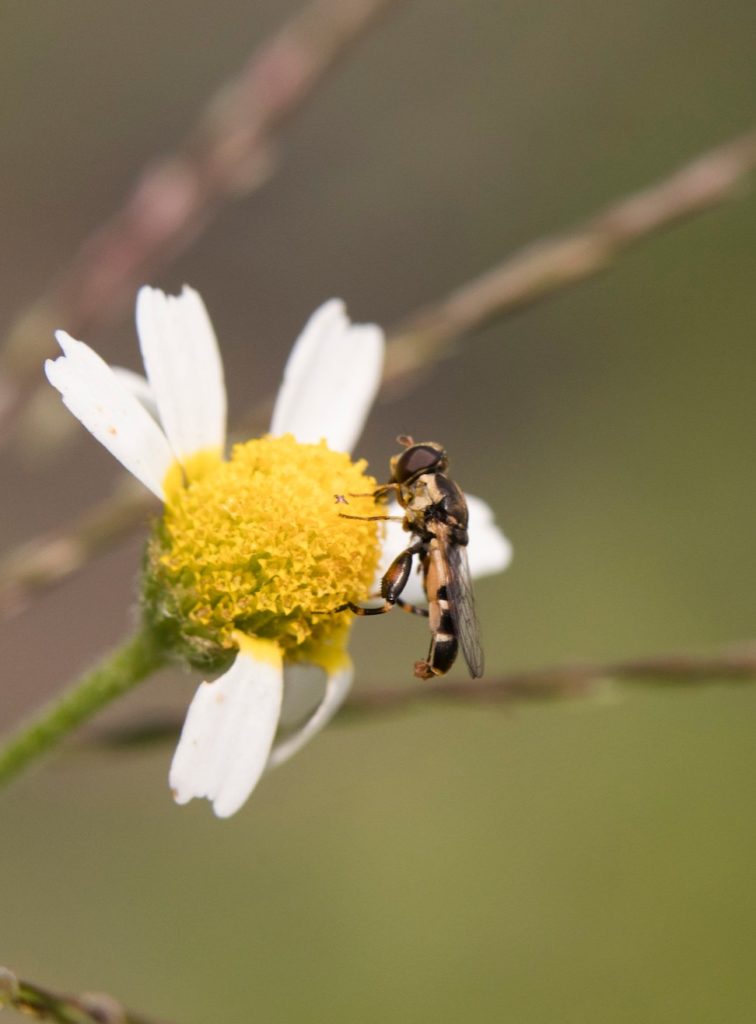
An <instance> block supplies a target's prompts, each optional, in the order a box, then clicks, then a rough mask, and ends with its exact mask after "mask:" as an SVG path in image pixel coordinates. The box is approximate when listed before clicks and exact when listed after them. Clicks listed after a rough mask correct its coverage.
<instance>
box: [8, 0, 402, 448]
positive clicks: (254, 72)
mask: <svg viewBox="0 0 756 1024" xmlns="http://www.w3.org/2000/svg"><path fill="white" fill-rule="evenodd" d="M394 3H396V0H311V2H310V3H309V4H307V6H305V7H304V8H302V10H301V11H300V12H299V13H298V14H297V15H295V16H294V17H293V18H292V19H291V20H290V21H289V22H288V23H287V24H285V25H284V26H283V28H281V29H280V31H279V32H278V33H277V34H276V35H275V36H273V38H272V39H270V40H268V41H267V42H266V43H264V44H263V45H262V46H261V47H260V48H259V50H258V51H257V52H256V53H254V54H253V55H252V57H251V58H250V60H249V61H248V63H247V64H246V66H245V67H244V68H242V70H241V72H240V73H239V75H238V76H237V77H236V78H234V79H232V80H231V81H229V82H227V83H226V84H225V85H224V86H223V87H222V88H221V89H220V90H219V91H218V92H217V93H216V94H215V95H214V96H213V97H212V98H211V99H210V102H209V103H208V104H207V106H206V107H205V108H204V110H203V111H202V112H201V114H200V117H199V119H198V122H197V124H196V126H195V127H194V129H193V131H192V132H191V134H190V135H189V137H188V138H187V139H186V141H185V143H184V145H183V146H182V147H181V148H180V150H179V151H178V152H176V153H174V154H172V155H170V156H166V157H164V158H163V159H161V160H158V161H157V162H156V163H154V164H153V165H152V166H150V167H148V168H147V169H146V170H145V172H144V173H143V174H142V176H141V177H140V178H139V180H138V181H137V182H136V184H135V185H134V188H133V190H132V192H131V194H130V195H129V196H128V197H127V199H126V201H125V203H124V205H123V206H122V207H121V209H120V210H118V211H117V212H116V213H115V214H114V215H113V216H112V217H111V219H110V220H109V221H107V222H106V223H105V224H103V225H102V226H101V227H100V228H99V230H97V231H96V232H95V233H94V234H93V235H91V236H90V237H89V238H88V239H86V240H85V241H84V243H83V244H82V245H81V247H80V249H79V251H78V252H77V253H76V254H75V255H74V257H73V259H72V260H71V262H70V264H69V265H68V266H67V267H66V268H65V269H64V270H63V271H61V273H60V274H59V275H58V278H57V280H55V281H54V282H53V284H52V285H51V287H50V288H49V290H48V291H47V292H46V293H45V294H44V295H42V296H41V297H40V298H39V299H38V300H37V301H36V302H35V303H34V304H33V305H32V306H31V307H29V308H28V309H26V310H24V311H23V312H22V313H21V314H20V315H19V316H18V318H17V319H16V321H15V323H14V324H13V325H12V327H11V329H10V334H9V336H8V338H7V340H6V343H5V347H4V349H3V351H2V352H1V353H0V435H2V434H6V433H7V431H8V429H9V428H10V427H11V425H12V423H13V422H14V420H15V418H16V416H17V415H18V414H19V413H20V411H21V409H22V408H23V406H24V404H25V402H26V399H27V398H28V396H29V394H30V393H31V391H32V390H33V389H34V388H35V387H36V386H37V384H38V383H39V382H40V379H41V377H40V365H41V363H42V361H43V359H44V358H45V356H47V355H50V351H51V347H52V332H53V330H54V329H55V328H56V327H59V326H60V325H61V324H65V325H66V329H67V330H68V331H70V332H71V333H73V334H74V335H76V336H77V337H82V336H86V335H87V334H91V333H92V332H94V331H95V329H96V328H97V327H99V326H100V325H102V324H103V323H104V322H107V321H108V320H109V319H111V318H112V317H114V316H116V315H117V314H118V313H119V312H120V311H121V310H123V309H124V308H125V307H126V306H127V305H130V303H131V301H132V299H133V295H134V292H135V290H136V288H137V286H138V285H140V284H142V283H143V282H144V281H146V280H148V279H149V278H150V277H151V276H152V275H153V274H154V273H155V272H156V270H157V269H158V268H160V267H162V266H165V265H166V264H168V263H170V262H171V261H172V260H173V259H175V258H176V256H178V255H179V254H180V253H181V252H182V251H183V250H184V249H185V248H186V247H187V246H188V245H189V244H190V243H191V242H192V241H193V240H194V239H195V238H196V237H197V235H198V234H200V233H201V232H202V231H203V230H204V228H205V227H206V226H207V225H208V223H209V222H210V221H211V220H212V219H213V217H214V216H215V214H216V213H217V211H218V209H219V208H220V207H221V206H222V205H223V204H224V203H226V202H229V201H230V200H232V199H235V198H238V197H239V196H240V195H246V194H249V193H250V192H252V191H253V190H255V189H256V188H257V187H259V186H260V184H262V182H263V181H264V180H266V178H267V176H268V174H269V172H270V170H271V165H272V160H273V144H274V141H275V136H276V134H277V133H278V132H279V131H280V129H281V127H282V125H283V124H284V122H285V121H286V120H288V119H289V118H290V117H291V116H292V115H293V114H295V113H296V112H297V111H298V110H299V108H300V107H301V106H302V105H303V104H304V102H305V101H306V100H307V99H308V98H309V97H310V96H311V95H312V94H313V92H314V91H315V89H316V88H317V87H318V86H319V85H320V83H321V82H322V81H323V79H324V77H325V76H326V75H327V73H328V72H329V71H330V70H331V68H332V67H333V66H334V64H336V62H337V61H338V59H339V58H340V57H342V56H343V55H345V54H346V53H347V52H348V51H349V49H350V48H351V47H352V46H353V45H354V44H355V43H356V41H357V40H358V39H359V38H360V37H361V35H362V34H363V33H364V32H365V31H366V30H367V29H368V28H370V27H371V26H372V25H373V24H374V23H375V22H376V20H377V18H378V16H379V15H381V14H383V13H384V12H386V11H387V10H388V9H389V8H390V7H391V6H392V4H394Z"/></svg>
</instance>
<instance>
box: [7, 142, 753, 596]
mask: <svg viewBox="0 0 756 1024" xmlns="http://www.w3.org/2000/svg"><path fill="white" fill-rule="evenodd" d="M755 168H756V131H751V132H749V133H747V134H745V135H742V136H740V137H738V138H736V139H733V140H731V141H730V142H728V143H726V144H725V145H723V146H719V147H717V148H716V149H712V150H709V151H708V152H706V153H704V154H702V155H701V156H699V157H697V158H696V159H694V160H693V161H691V162H690V163H688V164H686V165H685V166H684V167H682V168H681V169H679V170H677V171H675V172H674V173H673V174H671V175H670V176H669V177H667V178H664V179H662V180H661V181H659V182H657V183H656V184H654V185H651V186H649V187H648V188H646V189H644V190H642V191H640V192H636V193H634V194H632V195H630V196H627V197H625V198H624V199H620V200H619V201H618V202H616V203H614V204H612V205H611V206H609V207H607V208H606V209H605V210H603V211H602V212H600V213H598V214H596V215H595V216H594V217H592V218H590V219H589V220H587V221H585V222H584V223H582V224H580V225H578V226H577V227H576V228H574V229H573V230H572V231H569V232H566V233H565V234H562V235H557V236H554V237H552V238H546V239H543V240H541V241H539V242H535V243H533V244H532V245H529V246H527V247H526V248H525V249H523V250H521V251H520V252H517V253H515V254H514V255H513V256H510V257H509V258H508V259H506V260H504V261H503V262H502V263H500V264H499V265H498V266H496V267H494V268H493V269H491V270H489V271H488V272H487V273H485V274H483V275H482V276H481V277H478V278H476V279H475V280H473V281H470V282H469V283H467V284H466V285H463V286H462V287H461V288H458V289H457V290H456V291H454V292H452V294H451V295H449V296H447V297H445V298H443V299H442V300H441V301H440V302H438V303H436V304H434V305H432V306H429V307H427V308H426V309H424V310H422V311H420V312H419V313H417V314H415V315H414V316H412V317H410V318H409V319H408V320H407V321H406V322H405V323H404V325H402V326H400V327H399V329H398V330H396V331H394V332H393V333H392V334H391V337H390V339H389V346H388V360H387V364H386V371H385V374H384V391H385V390H386V388H390V387H396V386H397V385H399V384H400V383H402V382H404V383H406V382H407V381H409V380H411V379H412V378H413V376H414V375H416V373H417V371H418V370H420V369H421V368H423V367H426V366H428V365H429V364H431V363H433V362H436V361H437V360H439V359H441V358H443V357H444V355H446V354H447V353H448V351H449V349H450V348H451V346H452V345H453V344H454V342H456V341H457V340H458V339H459V338H461V337H462V336H464V335H466V334H469V333H471V332H473V331H476V330H478V329H480V328H481V327H483V326H485V325H486V324H488V323H490V322H492V321H494V320H496V319H501V318H504V317H506V316H508V315H509V314H511V313H514V312H516V311H517V310H519V309H522V308H523V307H525V306H527V305H530V304H532V303H535V302H537V301H540V300H541V299H545V298H547V297H549V296H551V295H554V294H556V293H558V292H559V291H561V290H562V289H564V288H567V287H569V286H571V285H573V284H576V283H578V282H579V281H583V280H585V279H587V278H589V277H593V276H594V275H595V274H597V273H599V272H600V271H602V270H604V269H606V268H607V267H609V266H610V265H611V264H612V262H613V261H614V260H616V258H617V257H618V256H620V255H621V254H622V253H623V252H624V251H625V250H627V249H629V248H630V247H631V246H633V245H635V244H637V243H638V242H640V241H642V240H644V239H646V238H649V237H650V236H652V235H653V234H655V233H657V232H659V231H662V230H664V229H665V228H668V227H670V226H672V225H673V224H675V223H677V222H678V221H681V220H683V219H684V218H686V217H693V216H696V215H698V214H700V213H703V212H704V211H706V210H708V209H711V208H714V207H716V206H719V205H720V204H722V203H723V202H725V201H727V200H729V199H732V198H734V197H737V196H738V195H740V194H742V192H743V190H744V186H745V184H746V182H747V179H748V177H749V175H750V174H751V173H752V172H753V170H754V169H755ZM270 405H271V402H270V399H266V400H265V401H263V402H260V403H259V404H258V406H257V407H256V408H255V409H254V410H252V412H251V413H250V415H249V416H247V417H245V421H246V422H247V423H250V422H252V423H255V424H260V423H263V424H264V422H265V420H266V419H267V410H268V409H269V408H270ZM263 429H264V426H263ZM152 507H153V506H152V502H151V500H150V499H149V498H148V497H146V496H145V497H144V498H142V499H141V500H140V499H139V498H138V497H135V496H134V495H133V493H132V494H131V495H129V496H128V497H119V496H118V495H115V496H113V497H112V498H110V499H107V500H106V501H104V502H103V503H101V505H100V506H98V507H97V508H96V509H95V510H92V511H90V512H88V513H85V514H84V517H83V518H82V519H79V520H76V521H74V522H73V523H70V524H68V525H66V526H63V527H61V528H60V529H56V530H54V531H52V532H50V533H49V534H47V535H45V536H44V537H42V538H38V539H37V540H35V541H31V542H29V543H28V544H26V545H24V546H23V547H22V548H21V549H16V550H15V551H12V552H10V553H9V554H8V555H7V556H6V557H5V558H4V559H3V560H2V562H0V615H2V613H3V612H5V613H6V614H7V612H8V611H10V610H12V609H13V608H17V607H20V606H22V605H23V604H24V603H25V602H28V601H29V600H30V599H31V598H32V597H33V596H34V595H35V594H37V593H40V592H42V591H43V590H45V589H46V588H47V587H49V586H50V585H52V584H54V583H56V582H59V581H60V580H62V579H64V578H65V577H66V576H67V575H69V574H70V573H72V572H75V571H76V570H78V569H80V568H81V567H82V566H84V565H85V564H86V563H87V562H88V561H89V560H90V559H91V558H92V557H94V556H95V555H96V554H98V553H99V552H100V551H102V550H104V549H105V548H106V547H108V546H110V545H111V544H112V543H114V542H115V541H116V540H117V539H118V538H119V537H121V536H123V535H124V534H125V533H126V532H127V531H128V529H129V528H130V527H133V528H136V527H137V526H138V525H139V524H140V523H141V522H142V521H143V519H144V517H145V515H146V514H147V513H148V512H149V510H150V508H152ZM93 521H94V522H95V524H96V526H97V529H96V533H97V543H96V544H92V543H90V533H91V529H92V523H93ZM61 551H65V552H74V553H75V557H70V558H69V560H68V564H65V563H62V562H61V558H60V552H61ZM29 552H34V556H33V562H32V563H27V559H28V556H29Z"/></svg>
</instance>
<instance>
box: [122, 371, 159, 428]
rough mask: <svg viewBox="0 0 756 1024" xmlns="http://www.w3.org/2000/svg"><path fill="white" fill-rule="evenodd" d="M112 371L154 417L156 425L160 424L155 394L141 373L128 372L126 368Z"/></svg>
mask: <svg viewBox="0 0 756 1024" xmlns="http://www.w3.org/2000/svg"><path fill="white" fill-rule="evenodd" d="M111 369H112V371H113V373H114V374H115V375H116V377H117V378H118V379H119V380H120V382H121V383H122V384H124V385H125V386H126V388H127V389H128V390H129V391H130V392H131V393H132V395H133V396H134V398H136V400H137V401H138V402H139V404H140V405H142V406H144V408H145V409H146V410H147V412H148V413H149V414H150V416H152V418H153V420H155V422H156V423H157V422H159V415H158V407H157V402H156V401H155V392H154V391H153V390H152V388H151V387H150V383H149V381H148V380H147V378H146V377H143V376H142V374H141V373H134V371H133V370H127V369H126V367H125V366H113V367H111Z"/></svg>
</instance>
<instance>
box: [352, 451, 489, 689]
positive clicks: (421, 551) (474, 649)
mask: <svg viewBox="0 0 756 1024" xmlns="http://www.w3.org/2000/svg"><path fill="white" fill-rule="evenodd" d="M397 441H398V442H399V444H401V445H403V446H404V451H402V452H400V453H399V454H398V455H394V456H393V457H392V459H391V479H390V481H389V482H388V483H387V484H383V485H382V486H380V487H379V488H378V489H377V490H376V491H375V492H374V493H373V494H372V495H369V497H373V498H386V497H388V495H389V494H391V493H392V492H393V493H395V494H396V497H397V500H398V502H399V504H400V505H401V506H402V508H403V509H404V515H403V516H402V517H400V519H399V521H400V522H401V523H402V525H403V527H404V529H405V530H407V532H408V533H410V534H411V537H412V540H411V543H410V544H409V545H408V546H407V547H406V548H405V550H404V551H402V552H401V554H399V555H397V557H396V558H395V559H394V561H393V562H392V563H391V565H390V566H389V568H388V570H387V572H386V573H385V575H384V577H383V579H382V580H381V591H380V596H381V597H382V598H383V601H384V603H383V605H382V606H380V607H376V608H365V607H363V606H362V605H358V604H354V603H352V602H349V603H348V604H344V605H341V606H340V607H339V608H337V609H336V610H337V611H345V610H346V609H347V608H349V609H351V610H352V611H353V612H354V613H355V615H382V614H384V613H385V612H389V611H391V609H392V608H393V607H394V606H395V605H399V607H400V608H403V609H404V610H405V611H408V612H412V613H413V614H415V615H424V616H427V617H428V619H429V624H430V630H431V643H430V650H429V651H428V657H427V658H426V659H425V661H416V662H415V667H414V674H415V676H417V678H418V679H432V678H433V677H434V676H440V675H443V674H444V673H445V672H448V671H449V669H450V668H451V667H452V665H453V664H454V660H455V658H456V657H457V651H458V649H459V648H461V649H462V655H463V657H464V659H465V661H466V663H467V667H468V669H469V671H470V675H471V676H472V677H473V678H474V679H477V678H478V677H479V676H482V675H483V650H482V648H481V644H480V629H479V626H478V619H477V616H476V614H475V601H474V599H473V592H472V585H471V582H470V569H469V566H468V562H467V540H468V537H467V515H468V513H467V502H466V501H465V496H464V494H463V493H462V491H461V490H460V488H459V487H458V486H457V485H456V484H455V483H454V481H453V480H452V479H451V478H450V477H449V476H447V474H446V470H447V467H448V464H449V460H448V458H447V455H446V452H445V451H444V449H443V448H442V447H441V445H440V444H436V443H435V441H422V442H415V441H413V439H412V438H411V437H405V436H400V437H398V438H397ZM355 497H363V495H355ZM364 497H368V495H364ZM337 500H340V499H338V498H337ZM341 515H343V516H345V517H346V518H348V519H373V520H378V519H383V520H388V519H396V518H397V517H395V516H387V515H376V516H348V515H346V514H345V513H343V512H342V513H341ZM415 555H417V556H418V558H419V559H420V566H421V568H422V573H423V586H424V588H425V595H426V597H427V599H428V608H427V609H425V608H419V607H417V606H416V605H413V604H410V603H409V602H408V601H404V600H403V599H402V597H401V594H402V591H403V590H404V588H405V586H406V585H407V580H408V579H409V575H410V572H411V570H412V562H413V559H414V557H415Z"/></svg>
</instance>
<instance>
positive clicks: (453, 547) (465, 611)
mask: <svg viewBox="0 0 756 1024" xmlns="http://www.w3.org/2000/svg"><path fill="white" fill-rule="evenodd" d="M439 541H440V543H441V544H442V545H443V549H444V554H445V556H446V562H447V565H448V566H449V583H448V587H447V594H448V599H449V611H450V612H451V616H452V619H453V620H454V624H455V626H456V628H457V638H458V640H459V646H460V647H461V648H462V654H463V656H464V659H465V661H466V662H467V667H468V669H469V670H470V675H471V676H472V677H473V679H478V678H480V676H482V675H483V668H484V659H483V648H482V646H481V642H480V626H479V625H478V616H477V615H476V614H475V597H474V595H473V589H472V580H471V579H470V566H469V565H468V562H467V548H466V547H465V546H464V545H461V544H454V543H452V542H451V541H450V540H449V538H448V537H446V536H444V537H443V539H442V538H441V537H439Z"/></svg>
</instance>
